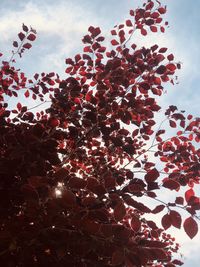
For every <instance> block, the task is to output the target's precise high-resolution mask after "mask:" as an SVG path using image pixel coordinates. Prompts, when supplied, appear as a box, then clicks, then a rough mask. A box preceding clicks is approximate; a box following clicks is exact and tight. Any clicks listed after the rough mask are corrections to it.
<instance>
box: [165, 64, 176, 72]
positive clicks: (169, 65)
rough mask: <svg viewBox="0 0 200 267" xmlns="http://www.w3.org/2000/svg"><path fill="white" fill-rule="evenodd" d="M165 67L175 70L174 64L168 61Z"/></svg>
mask: <svg viewBox="0 0 200 267" xmlns="http://www.w3.org/2000/svg"><path fill="white" fill-rule="evenodd" d="M166 68H167V69H168V70H170V71H175V70H176V66H175V65H174V64H173V63H169V64H167V65H166Z"/></svg>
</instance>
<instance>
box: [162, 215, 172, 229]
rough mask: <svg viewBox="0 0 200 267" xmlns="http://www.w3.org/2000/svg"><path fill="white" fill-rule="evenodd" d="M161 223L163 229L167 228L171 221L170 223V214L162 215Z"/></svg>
mask: <svg viewBox="0 0 200 267" xmlns="http://www.w3.org/2000/svg"><path fill="white" fill-rule="evenodd" d="M161 223H162V226H163V228H164V229H165V230H167V229H168V228H169V227H170V226H171V225H172V223H171V216H170V215H169V214H165V215H164V216H163V217H162V220H161Z"/></svg>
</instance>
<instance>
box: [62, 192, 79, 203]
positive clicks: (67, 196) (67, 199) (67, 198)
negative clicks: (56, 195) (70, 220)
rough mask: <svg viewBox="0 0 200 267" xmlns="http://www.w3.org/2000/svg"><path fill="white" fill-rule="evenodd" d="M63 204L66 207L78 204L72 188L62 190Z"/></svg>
mask: <svg viewBox="0 0 200 267" xmlns="http://www.w3.org/2000/svg"><path fill="white" fill-rule="evenodd" d="M62 204H63V206H65V207H73V206H75V204H76V196H75V195H74V193H73V192H72V191H70V190H64V191H63V192H62Z"/></svg>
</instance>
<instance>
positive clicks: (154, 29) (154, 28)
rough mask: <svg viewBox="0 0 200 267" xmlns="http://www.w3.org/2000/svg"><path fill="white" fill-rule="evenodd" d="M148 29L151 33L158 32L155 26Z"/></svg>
mask: <svg viewBox="0 0 200 267" xmlns="http://www.w3.org/2000/svg"><path fill="white" fill-rule="evenodd" d="M150 29H151V31H152V32H157V31H158V29H157V27H156V26H150Z"/></svg>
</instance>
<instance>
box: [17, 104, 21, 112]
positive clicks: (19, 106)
mask: <svg viewBox="0 0 200 267" xmlns="http://www.w3.org/2000/svg"><path fill="white" fill-rule="evenodd" d="M17 109H18V110H19V111H20V110H21V109H22V105H21V103H17Z"/></svg>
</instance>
